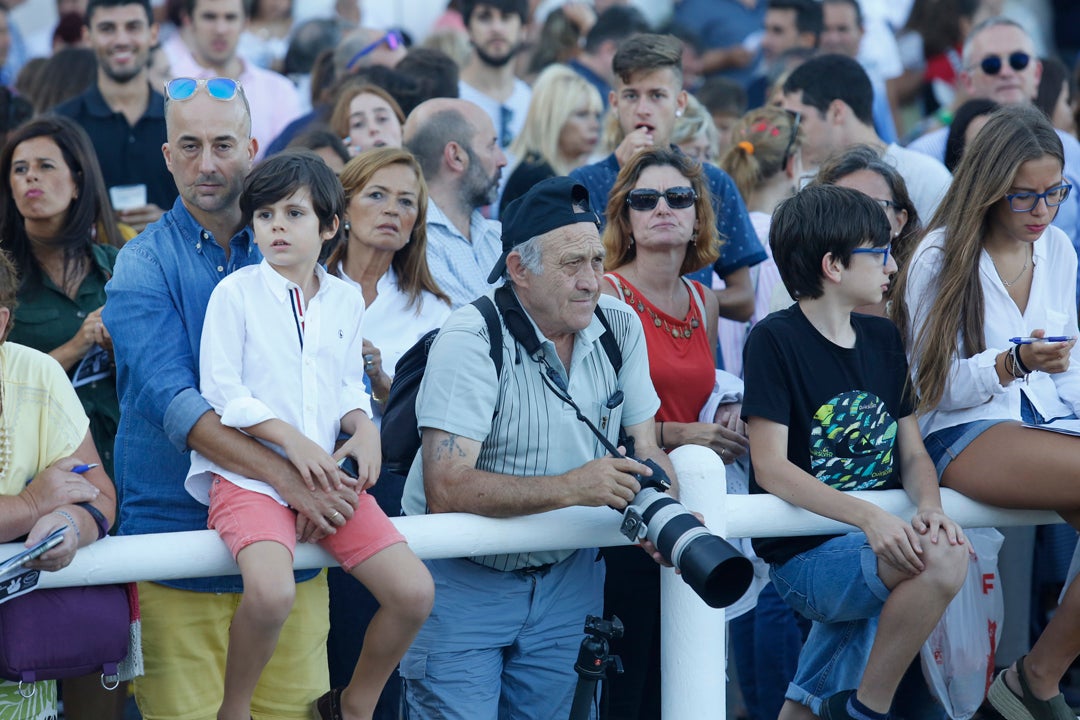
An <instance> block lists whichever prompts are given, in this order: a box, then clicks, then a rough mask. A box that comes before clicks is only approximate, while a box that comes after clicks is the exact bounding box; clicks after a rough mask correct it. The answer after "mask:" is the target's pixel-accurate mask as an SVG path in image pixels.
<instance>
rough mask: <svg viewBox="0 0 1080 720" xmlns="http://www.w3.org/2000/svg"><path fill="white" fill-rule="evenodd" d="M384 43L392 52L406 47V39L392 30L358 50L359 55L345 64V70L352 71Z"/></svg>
mask: <svg viewBox="0 0 1080 720" xmlns="http://www.w3.org/2000/svg"><path fill="white" fill-rule="evenodd" d="M383 43H386V47H388V48H390V49H391V50H397V49H398V48H399V47H403V46H404V45H405V38H403V37H402V36H401V33H399V32H398V31H397V30H391V31H390V32H388V33H386V34H385V35H383V36H382V37H381V38H379V39H378V40H376V41H375V42H373V43H371V44H370V45H365V46H364V47H362V48H360V50H358V51H357V53H356V54H355V55H353V56H352V57H351V58H350V59H349V62H347V63H346V64H345V69H346V70H352V69H353V66H355V65H356V63H358V62H360V59H361V58H363V57H364V56H366V55H370V54H371V53H373V52H375V50H376V49H378V47H379V46H380V45H382V44H383Z"/></svg>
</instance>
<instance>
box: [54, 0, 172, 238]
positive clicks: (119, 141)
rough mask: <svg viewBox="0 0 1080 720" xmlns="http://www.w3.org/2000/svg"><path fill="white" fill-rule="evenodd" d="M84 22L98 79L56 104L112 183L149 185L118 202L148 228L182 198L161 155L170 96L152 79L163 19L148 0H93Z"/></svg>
mask: <svg viewBox="0 0 1080 720" xmlns="http://www.w3.org/2000/svg"><path fill="white" fill-rule="evenodd" d="M85 23H86V24H85V27H84V28H83V37H84V38H85V39H86V41H87V42H88V43H89V44H90V47H91V48H93V50H94V53H95V54H96V55H97V82H95V83H94V84H93V85H91V86H90V88H88V89H87V90H86V92H84V93H83V94H81V95H78V96H76V97H74V98H72V99H71V100H69V101H67V102H65V103H63V104H62V105H59V106H57V107H56V110H55V112H56V113H58V114H60V115H66V116H67V117H69V118H71V119H72V120H74V121H75V122H77V123H78V124H79V125H80V126H82V128H83V130H86V133H87V134H88V135H89V136H90V139H91V140H92V141H93V143H94V148H95V149H97V155H98V163H99V164H100V165H101V174H102V175H103V176H104V178H105V184H106V185H107V186H108V187H109V188H114V187H117V186H125V185H127V186H132V185H134V186H138V185H141V186H142V188H143V190H145V193H143V195H144V197H145V200H143V201H142V202H138V200H136V204H135V206H130V205H122V204H120V203H117V204H118V205H120V206H119V207H117V208H115V209H116V210H117V215H116V216H117V219H118V220H119V221H120V222H124V223H127V224H128V225H131V226H132V227H133V228H135V229H136V230H140V231H141V230H142V229H143V228H144V227H146V226H147V225H149V224H150V223H152V222H154V221H155V220H157V219H158V218H159V217H161V214H162V212H164V210H163V208H169V207H172V204H173V202H175V200H176V183H175V182H173V178H172V175H170V174H169V170H168V168H166V167H165V160H164V158H163V157H162V156H161V144H162V143H163V142H165V98H164V97H163V96H162V95H161V93H160V92H156V91H155V90H154V88H152V87H150V81H149V77H148V69H147V68H148V60H149V57H150V48H152V47H153V46H154V45H155V44H157V34H158V26H157V23H155V22H154V20H153V14H152V11H151V8H150V3H149V0H90V3H89V5H87V8H86V15H85ZM159 89H160V88H159ZM136 194H140V193H139V192H138V191H136Z"/></svg>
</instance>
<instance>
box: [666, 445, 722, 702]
mask: <svg viewBox="0 0 1080 720" xmlns="http://www.w3.org/2000/svg"><path fill="white" fill-rule="evenodd" d="M669 457H670V458H671V462H672V464H673V465H674V466H675V475H676V477H677V478H678V479H679V499H680V501H682V503H683V505H685V506H686V507H687V508H690V509H691V510H694V511H695V512H699V513H701V514H702V515H704V516H705V523H706V524H707V525H708V527H709V529H710V530H711V531H712V532H714V533H716V534H717V535H720V536H725V535H726V532H725V531H726V526H727V512H726V508H725V507H724V505H725V500H726V499H727V480H726V472H725V468H724V463H723V462H722V461H721V460H720V457H719V456H718V455H717V454H716V453H715V452H713V451H712V450H710V449H708V448H704V447H700V446H696V445H689V446H684V447H680V448H677V449H676V450H674V451H673V452H672V453H671V454H670V456H669ZM725 631H726V627H725V612H724V611H723V610H716V609H714V608H711V607H709V606H708V605H706V604H705V602H704V601H703V600H702V599H701V598H699V597H698V596H697V593H695V592H694V591H693V590H692V589H691V588H690V586H689V585H687V584H686V583H685V582H683V580H682V578H680V577H679V576H678V575H676V574H675V571H674V570H671V569H667V568H664V569H663V570H662V571H661V580H660V634H661V643H662V644H661V648H660V667H661V674H662V676H663V678H664V682H663V687H662V689H661V697H662V703H661V709H662V712H663V717H664V720H699V719H700V718H703V717H710V718H720V719H722V718H724V717H725V712H726V706H727V696H726V692H727V688H726V685H727V683H726V679H725V672H726V667H725V656H726V654H727V652H726V648H727V638H726V635H725Z"/></svg>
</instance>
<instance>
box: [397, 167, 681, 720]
mask: <svg viewBox="0 0 1080 720" xmlns="http://www.w3.org/2000/svg"><path fill="white" fill-rule="evenodd" d="M502 238H503V253H502V255H501V256H500V257H499V260H498V262H497V263H496V264H495V268H494V269H493V270H492V273H491V277H490V278H489V280H492V279H498V278H499V277H503V278H505V279H506V281H507V284H506V285H505V286H504V287H503V288H500V289H499V290H496V291H493V292H491V293H489V294H488V296H487V297H489V298H492V299H493V302H494V303H495V305H496V306H498V307H499V308H501V309H502V312H501V313H500V314H501V316H502V318H503V322H502V323H500V324H499V326H498V327H499V332H500V333H501V335H502V368H501V370H499V371H497V370H496V367H495V364H494V363H493V361H492V359H491V357H490V354H489V353H490V348H491V344H490V342H489V339H488V338H489V335H488V324H487V322H486V320H485V318H484V317H483V315H482V314H481V312H480V311H479V309H478V307H477V306H476V305H472V304H470V305H465V306H464V307H462V308H460V309H458V310H456V311H455V312H454V313H453V314H451V316H450V318H449V319H448V320H447V322H446V323H445V324H444V325H443V328H442V331H441V332H440V333H439V336H438V338H437V339H436V340H435V342H434V344H433V345H432V347H431V353H430V356H429V359H428V364H427V371H426V373H425V376H424V380H423V383H422V385H421V387H420V393H419V396H418V399H417V420H418V424H419V426H420V428H421V430H422V434H423V447H422V450H421V452H420V453H419V454H418V455H417V459H416V460H415V461H414V462H413V466H412V470H411V472H410V473H409V477H408V480H407V482H406V485H405V495H404V499H403V506H404V509H405V512H406V514H409V515H421V514H424V513H440V512H468V513H475V514H478V515H487V516H490V517H510V516H516V515H527V514H531V513H537V512H543V511H546V510H554V509H556V508H563V507H569V506H573V505H591V506H603V505H607V506H610V507H612V508H614V509H616V510H622V509H623V508H625V507H626V505H627V503H628V502H629V501H630V500H631V499H633V497H634V495H635V494H636V493H637V492H638V490H639V489H640V487H639V485H638V482H637V480H636V479H635V477H634V475H635V474H645V475H649V474H650V471H649V469H648V468H647V467H646V466H645V465H643V464H642V463H640V462H638V461H637V460H632V459H629V458H615V457H611V456H610V455H608V454H607V452H606V451H605V450H604V449H603V447H602V445H601V443H600V442H599V441H598V440H597V438H596V437H595V436H594V435H593V433H592V431H590V430H589V428H587V427H586V425H585V424H584V423H582V422H580V421H578V419H577V418H576V416H575V412H574V410H573V409H572V408H571V406H570V405H569V404H568V403H566V402H564V400H563V399H562V398H567V397H569V398H570V399H572V400H573V402H574V404H576V405H577V406H578V407H579V408H581V411H582V413H583V414H584V415H585V416H586V417H587V418H588V419H589V420H590V421H591V422H592V423H593V425H595V426H596V427H597V428H599V429H600V430H601V432H604V433H605V434H606V435H607V437H608V439H609V440H610V441H612V442H615V443H617V442H618V440H617V438H618V436H619V430H620V428H622V429H624V430H625V432H626V433H627V434H628V435H629V436H630V437H632V438H633V439H634V441H635V444H636V456H637V457H638V458H642V459H647V458H652V459H654V460H656V461H657V462H658V463H659V464H660V465H661V466H662V467H663V468H664V469H665V470H666V471H667V472H668V474H669V475H671V476H672V477H673V471H672V470H671V466H670V464H669V463H668V460H667V457H666V456H665V455H664V453H663V451H661V450H660V448H658V447H657V445H656V440H655V435H654V431H653V415H654V413H655V412H656V410H657V408H659V406H660V401H659V398H658V397H657V395H656V392H655V391H654V390H653V386H652V381H651V380H650V379H649V364H648V357H647V355H646V349H645V342H644V336H643V334H642V330H641V326H640V324H639V321H638V319H637V317H636V316H635V315H634V314H633V313H632V312H631V311H630V310H629V308H628V307H627V306H626V305H625V304H624V303H621V302H618V301H616V300H613V299H612V298H609V297H607V296H604V295H601V294H600V276H601V274H602V273H603V266H604V246H603V245H602V244H601V242H600V235H599V232H598V219H597V217H596V215H595V214H594V213H593V212H592V211H591V210H590V209H589V197H588V191H587V190H586V189H585V187H584V186H582V185H580V184H578V183H576V182H575V181H573V180H571V179H569V178H565V177H561V178H551V179H548V180H545V181H543V182H541V183H539V184H537V185H535V186H534V187H533V188H532V189H530V190H529V192H528V193H526V194H525V195H523V196H522V197H521V198H519V199H517V200H515V201H514V202H513V203H511V204H510V205H509V207H508V208H507V210H506V213H505V215H504V219H503V236H502ZM480 302H484V301H483V300H481V301H480ZM597 303H599V310H600V314H602V315H603V319H601V317H600V316H599V314H598V313H597V312H595V311H596V309H597ZM514 321H517V322H518V323H519V324H520V325H521V326H523V327H524V328H526V330H527V331H529V332H532V333H535V335H536V337H537V340H538V341H539V349H537V350H536V351H535V352H533V353H532V354H530V353H529V352H528V351H527V350H526V349H525V348H524V347H523V346H522V345H520V344H518V342H517V341H516V340H515V337H514V335H512V334H511V332H510V331H509V330H508V328H507V326H508V325H509V324H512V323H513V322H514ZM605 323H606V325H607V328H605ZM607 333H610V334H611V336H613V338H614V340H615V342H616V344H617V345H618V349H619V352H620V353H621V362H622V369H621V370H620V371H618V372H616V371H615V369H614V368H613V366H612V360H611V357H612V356H611V354H609V350H605V348H604V343H605V342H609V339H607V338H604V336H605V334H607ZM519 336H520V334H519ZM557 393H558V394H557ZM560 395H561V396H562V397H561V398H560ZM427 565H428V568H429V569H430V570H431V574H432V576H433V577H434V578H435V583H436V593H435V597H436V600H435V609H434V610H433V611H432V613H431V617H430V619H429V620H428V622H427V624H426V625H425V626H424V628H423V629H422V630H421V631H420V635H419V636H418V637H417V638H416V640H415V642H414V643H413V645H412V647H411V648H410V650H409V652H408V653H407V654H406V656H405V658H404V659H403V660H402V662H401V675H402V677H404V678H405V683H406V690H405V696H406V702H407V704H408V707H409V711H410V715H411V716H412V717H424V718H432V717H439V718H449V719H451V720H453V719H456V718H460V719H461V720H465V719H466V718H467V719H468V720H488V719H490V720H495V718H504V717H510V716H512V717H514V718H552V717H560V716H566V715H567V714H568V712H569V709H570V706H571V702H572V699H573V694H574V688H575V684H576V679H577V678H576V675H575V673H574V660H575V658H576V656H577V648H578V644H579V641H580V638H581V634H582V626H583V623H584V620H585V616H586V615H588V614H593V615H599V614H601V612H602V609H603V580H604V567H603V564H602V561H600V560H598V559H597V552H596V550H595V549H586V550H578V551H572V550H570V551H559V552H524V553H512V554H507V555H494V556H485V557H474V558H468V559H448V560H431V561H428V562H427Z"/></svg>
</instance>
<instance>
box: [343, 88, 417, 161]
mask: <svg viewBox="0 0 1080 720" xmlns="http://www.w3.org/2000/svg"><path fill="white" fill-rule="evenodd" d="M404 124H405V113H403V112H402V111H401V106H399V105H398V103H397V100H395V99H394V98H393V96H392V95H390V93H388V92H387V91H386V90H383V89H382V88H381V87H379V86H378V85H372V84H370V83H358V84H351V83H346V84H345V85H344V86H343V88H342V89H341V91H340V92H339V93H338V96H337V100H336V101H335V103H334V110H333V112H332V113H331V114H330V128H331V129H332V130H333V131H334V132H336V133H337V134H338V136H340V137H341V138H342V140H343V141H344V142H345V144H346V145H347V146H348V148H349V152H350V153H351V154H352V155H354V156H355V155H356V154H357V153H360V152H362V151H364V150H370V149H372V148H380V147H392V148H399V147H401V126H402V125H404Z"/></svg>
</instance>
